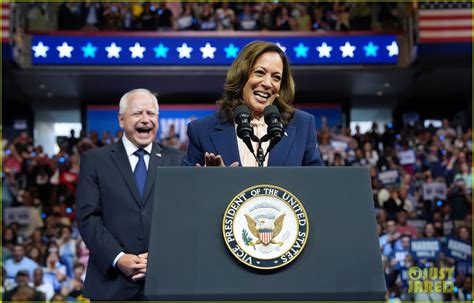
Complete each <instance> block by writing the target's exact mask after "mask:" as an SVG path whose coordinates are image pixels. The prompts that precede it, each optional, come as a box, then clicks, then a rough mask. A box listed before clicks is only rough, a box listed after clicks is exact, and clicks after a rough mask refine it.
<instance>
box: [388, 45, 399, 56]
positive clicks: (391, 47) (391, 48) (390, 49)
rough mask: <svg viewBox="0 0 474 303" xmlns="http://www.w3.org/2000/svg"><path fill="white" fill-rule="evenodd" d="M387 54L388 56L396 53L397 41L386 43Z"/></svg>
mask: <svg viewBox="0 0 474 303" xmlns="http://www.w3.org/2000/svg"><path fill="white" fill-rule="evenodd" d="M387 50H388V55H389V56H390V57H393V56H397V55H398V45H397V42H395V41H393V42H392V44H390V45H387Z"/></svg>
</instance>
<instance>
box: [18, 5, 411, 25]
mask: <svg viewBox="0 0 474 303" xmlns="http://www.w3.org/2000/svg"><path fill="white" fill-rule="evenodd" d="M30 6H31V7H30V9H29V12H28V16H27V23H28V25H27V28H28V29H29V30H46V29H47V30H86V31H99V30H102V31H117V30H127V31H156V30H158V31H182V30H198V31H216V30H218V31H233V30H240V31H249V30H270V31H279V30H281V31H283V30H284V31H288V30H294V31H348V30H366V31H379V30H385V31H386V30H393V31H395V30H400V29H401V26H402V24H401V22H400V20H401V18H402V17H404V16H407V15H409V14H410V13H411V10H412V9H413V6H411V5H408V4H406V3H403V2H402V3H398V2H381V3H375V2H343V1H337V2H334V3H331V2H319V1H316V2H307V3H291V2H288V3H278V2H273V3H265V2H260V3H252V2H247V3H245V2H239V3H229V2H215V3H207V2H202V3H191V2H183V3H179V2H168V3H166V2H163V3H157V2H144V3H122V2H115V3H113V2H104V3H97V2H88V3H79V2H72V1H70V2H63V3H59V2H58V3H54V2H51V3H42V4H40V3H31V4H30Z"/></svg>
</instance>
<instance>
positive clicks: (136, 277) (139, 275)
mask: <svg viewBox="0 0 474 303" xmlns="http://www.w3.org/2000/svg"><path fill="white" fill-rule="evenodd" d="M138 258H140V259H141V261H142V262H144V263H145V268H143V269H140V270H139V271H138V273H137V274H135V275H133V276H132V280H133V281H139V280H142V279H144V278H145V276H146V264H147V263H148V253H143V254H139V255H138Z"/></svg>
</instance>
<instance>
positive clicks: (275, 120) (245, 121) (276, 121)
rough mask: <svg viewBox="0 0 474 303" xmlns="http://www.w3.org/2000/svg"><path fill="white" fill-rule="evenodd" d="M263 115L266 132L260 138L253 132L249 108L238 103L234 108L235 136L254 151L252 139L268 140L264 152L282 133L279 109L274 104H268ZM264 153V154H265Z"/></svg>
mask: <svg viewBox="0 0 474 303" xmlns="http://www.w3.org/2000/svg"><path fill="white" fill-rule="evenodd" d="M263 117H264V120H265V123H266V124H267V125H268V126H267V134H266V135H265V136H263V137H262V138H257V137H256V136H255V135H254V133H253V128H252V125H251V124H250V120H251V115H250V110H249V108H248V107H247V106H245V105H239V106H237V107H236V108H235V109H234V122H235V123H236V124H237V136H238V137H239V138H240V139H242V141H244V143H245V145H246V146H247V147H248V149H249V150H250V151H251V152H252V154H253V153H254V150H253V145H252V141H254V142H258V143H259V146H260V144H261V142H266V141H268V140H270V145H269V146H268V149H267V152H266V154H268V153H269V152H270V150H271V149H272V148H273V147H274V146H275V145H276V144H277V143H278V142H280V140H281V138H282V137H283V134H284V129H283V126H282V124H281V122H280V111H279V110H278V107H276V106H275V105H268V106H267V107H265V109H264V110H263ZM266 154H265V155H266Z"/></svg>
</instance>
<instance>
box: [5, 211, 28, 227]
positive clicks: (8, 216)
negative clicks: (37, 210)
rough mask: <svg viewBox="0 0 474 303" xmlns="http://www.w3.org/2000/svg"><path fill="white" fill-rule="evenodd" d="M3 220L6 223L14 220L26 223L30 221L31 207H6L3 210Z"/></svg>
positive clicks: (22, 223)
mask: <svg viewBox="0 0 474 303" xmlns="http://www.w3.org/2000/svg"><path fill="white" fill-rule="evenodd" d="M3 221H4V223H5V224H6V225H8V224H10V223H13V222H16V223H18V224H20V225H27V224H30V222H31V207H7V208H5V209H4V212H3Z"/></svg>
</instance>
